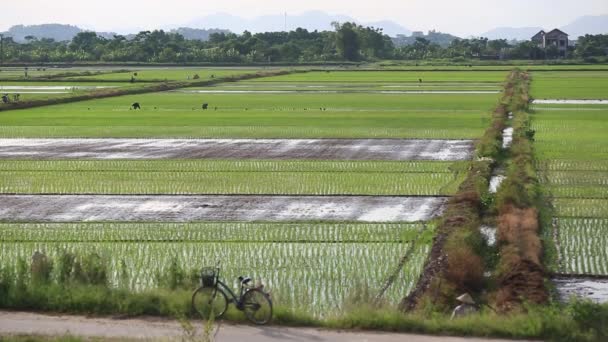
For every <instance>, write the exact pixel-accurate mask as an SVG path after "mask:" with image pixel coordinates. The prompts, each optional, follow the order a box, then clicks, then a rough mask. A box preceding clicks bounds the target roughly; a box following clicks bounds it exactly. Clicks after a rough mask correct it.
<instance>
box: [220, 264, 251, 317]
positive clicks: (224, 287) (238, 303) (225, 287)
mask: <svg viewBox="0 0 608 342" xmlns="http://www.w3.org/2000/svg"><path fill="white" fill-rule="evenodd" d="M216 270H217V274H216V279H217V282H216V284H215V287H214V288H215V289H220V290H222V291H224V293H225V294H226V295H227V296H229V297H230V298H229V299H228V304H230V303H234V304H235V305H236V307H237V309H239V310H242V306H243V303H242V301H243V295H244V294H245V293H246V292H247V291H246V290H247V289H246V287H245V286H243V284H242V283H241V288H240V289H239V295H238V297H237V295H236V293H234V291H232V289H231V288H230V287H229V286H228V285H226V283H224V282H223V281H221V280H220V267H219V262H218V263H217V266H216Z"/></svg>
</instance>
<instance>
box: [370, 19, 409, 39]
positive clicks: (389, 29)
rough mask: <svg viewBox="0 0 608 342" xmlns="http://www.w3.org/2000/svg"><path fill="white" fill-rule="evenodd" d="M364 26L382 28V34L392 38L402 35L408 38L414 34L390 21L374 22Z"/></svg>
mask: <svg viewBox="0 0 608 342" xmlns="http://www.w3.org/2000/svg"><path fill="white" fill-rule="evenodd" d="M364 25H365V26H373V27H378V28H381V29H382V32H384V34H387V35H389V36H390V37H397V36H398V35H400V34H402V35H406V36H407V35H410V34H412V31H410V30H409V29H407V28H405V27H403V26H401V25H399V24H397V23H395V22H394V21H390V20H383V21H374V22H371V23H365V24H364Z"/></svg>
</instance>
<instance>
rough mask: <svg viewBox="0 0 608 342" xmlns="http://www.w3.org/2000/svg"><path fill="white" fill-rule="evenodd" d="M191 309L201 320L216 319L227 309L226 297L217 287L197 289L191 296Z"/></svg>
mask: <svg viewBox="0 0 608 342" xmlns="http://www.w3.org/2000/svg"><path fill="white" fill-rule="evenodd" d="M192 309H193V311H194V312H195V313H197V314H199V315H200V316H201V317H202V318H203V319H210V318H215V319H218V318H221V317H222V316H223V315H224V314H225V313H226V310H227V309H228V297H227V296H226V294H225V293H224V291H222V290H220V289H219V288H217V287H199V288H198V289H197V290H196V291H194V294H192Z"/></svg>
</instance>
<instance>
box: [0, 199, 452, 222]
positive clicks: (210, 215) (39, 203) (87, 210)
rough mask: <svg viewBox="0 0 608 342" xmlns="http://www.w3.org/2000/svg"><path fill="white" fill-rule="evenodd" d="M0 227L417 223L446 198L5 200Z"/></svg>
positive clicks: (438, 208) (436, 212) (435, 213)
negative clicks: (4, 223)
mask: <svg viewBox="0 0 608 342" xmlns="http://www.w3.org/2000/svg"><path fill="white" fill-rule="evenodd" d="M0 202H1V203H2V204H3V205H2V206H1V207H0V221H13V222H14V221H27V222H82V221H89V222H90V221H94V222H97V221H123V222H132V221H154V222H193V221H320V220H323V221H359V222H417V221H426V220H429V219H431V218H434V217H437V216H438V215H440V214H441V212H442V210H443V207H444V205H445V204H446V202H447V198H446V197H392V196H242V195H236V196H138V195H134V196H106V195H67V196H64V195H0Z"/></svg>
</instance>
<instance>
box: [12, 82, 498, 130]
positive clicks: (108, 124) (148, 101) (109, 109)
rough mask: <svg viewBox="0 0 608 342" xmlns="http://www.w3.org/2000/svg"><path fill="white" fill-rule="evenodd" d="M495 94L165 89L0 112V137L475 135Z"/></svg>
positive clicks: (495, 96) (481, 127) (495, 97)
mask: <svg viewBox="0 0 608 342" xmlns="http://www.w3.org/2000/svg"><path fill="white" fill-rule="evenodd" d="M498 96H499V95H498V94H490V95H479V94H465V95H461V94H406V95H402V94H341V95H338V96H336V95H335V94H192V93H179V92H165V93H155V94H146V95H134V96H121V97H115V98H108V99H103V100H91V101H83V102H77V103H70V104H64V105H55V106H47V107H40V108H33V109H27V110H19V111H11V112H6V113H3V115H2V116H0V137H28V138H30V137H207V138H216V137H222V138H228V137H229V138H348V137H350V138H381V137H385V138H441V139H466V138H476V137H479V136H480V135H481V134H482V132H483V130H484V128H485V127H486V126H487V125H488V123H489V120H490V118H489V116H488V115H487V113H488V112H490V110H491V108H492V106H493V104H494V103H495V102H496V101H497V99H498ZM133 102H139V103H140V104H141V105H142V110H140V111H131V110H129V109H130V108H129V107H130V105H131V104H132V103H133ZM202 103H209V106H210V110H207V111H203V110H201V109H200V108H201V104H202ZM216 107H217V109H215V108H216ZM134 128H137V129H134Z"/></svg>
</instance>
